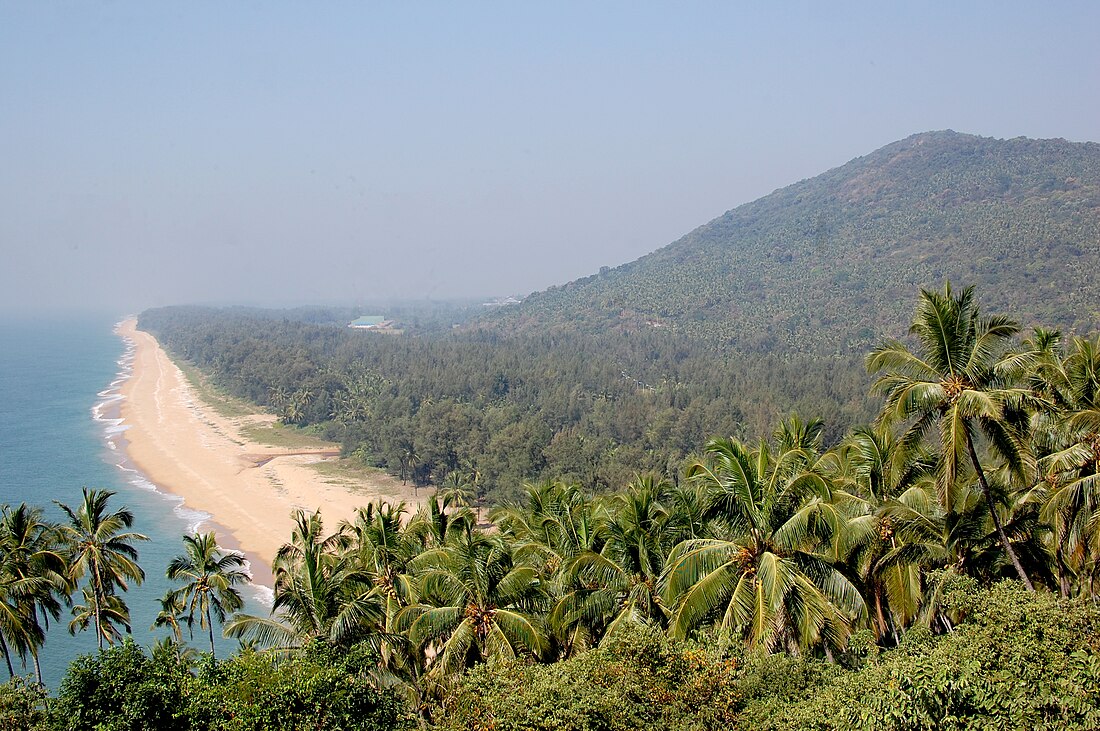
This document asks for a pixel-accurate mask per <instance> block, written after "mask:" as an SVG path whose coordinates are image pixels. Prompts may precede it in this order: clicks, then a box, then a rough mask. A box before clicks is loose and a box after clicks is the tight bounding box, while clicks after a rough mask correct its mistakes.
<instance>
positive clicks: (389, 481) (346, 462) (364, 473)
mask: <svg viewBox="0 0 1100 731" xmlns="http://www.w3.org/2000/svg"><path fill="white" fill-rule="evenodd" d="M310 467H312V468H313V469H314V470H316V471H317V474H319V475H320V476H321V477H322V478H324V479H325V481H326V482H330V483H334V484H337V485H342V486H344V487H349V488H352V489H353V490H354V488H355V487H356V486H358V485H362V484H363V483H369V484H370V486H371V489H372V490H374V491H378V492H381V493H383V495H389V496H391V497H393V498H394V499H398V500H403V499H405V498H406V497H407V493H410V492H412V490H413V486H412V482H410V483H408V484H407V485H402V484H401V480H400V479H398V478H396V477H394V476H393V475H391V474H390V473H388V472H386V471H385V470H383V469H380V468H378V467H368V466H367V465H364V464H363V463H362V462H360V461H359V460H357V459H338V460H337V459H327V460H325V461H323V462H317V463H315V464H311V465H310ZM433 489H434V488H431V487H422V488H420V495H421V496H424V495H429V494H431V491H432V490H433Z"/></svg>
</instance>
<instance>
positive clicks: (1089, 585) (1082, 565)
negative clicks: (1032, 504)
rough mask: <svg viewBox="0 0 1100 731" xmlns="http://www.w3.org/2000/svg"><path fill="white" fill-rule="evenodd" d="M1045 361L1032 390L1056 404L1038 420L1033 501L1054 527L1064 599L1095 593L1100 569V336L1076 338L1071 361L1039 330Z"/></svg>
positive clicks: (1056, 340) (1052, 335)
mask: <svg viewBox="0 0 1100 731" xmlns="http://www.w3.org/2000/svg"><path fill="white" fill-rule="evenodd" d="M1033 342H1034V343H1035V346H1036V350H1037V352H1038V353H1039V354H1040V359H1039V362H1038V364H1037V365H1036V367H1035V368H1034V369H1033V373H1032V378H1031V386H1032V389H1033V390H1034V391H1036V392H1038V393H1040V394H1041V395H1043V396H1044V397H1045V398H1046V400H1047V401H1048V402H1049V403H1050V404H1051V407H1050V408H1049V409H1046V410H1041V411H1037V412H1036V414H1035V415H1034V417H1033V420H1032V424H1031V426H1032V429H1031V435H1032V444H1033V448H1034V450H1035V453H1036V456H1037V457H1038V458H1039V460H1038V470H1037V474H1036V488H1035V489H1034V490H1033V495H1032V499H1033V500H1035V501H1036V502H1038V503H1039V504H1040V505H1041V516H1042V519H1043V521H1044V522H1045V523H1047V524H1049V525H1050V526H1051V527H1052V529H1053V534H1052V537H1053V541H1054V547H1053V553H1054V561H1053V562H1052V563H1053V564H1054V565H1053V568H1054V570H1055V571H1056V573H1057V574H1058V581H1059V584H1060V589H1061V592H1062V594H1063V596H1069V594H1070V593H1071V589H1072V587H1073V585H1074V584H1076V585H1077V589H1078V590H1079V591H1080V590H1087V591H1088V592H1089V593H1090V594H1092V595H1095V594H1096V588H1095V581H1096V579H1097V578H1098V577H1097V575H1096V574H1097V567H1098V565H1100V336H1095V337H1093V338H1092V339H1086V338H1074V340H1073V348H1072V350H1071V352H1070V353H1069V354H1068V355H1066V354H1065V352H1064V349H1063V347H1062V342H1061V335H1060V333H1057V332H1048V331H1042V330H1036V331H1035V336H1034V337H1033Z"/></svg>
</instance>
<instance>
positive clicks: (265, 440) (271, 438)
mask: <svg viewBox="0 0 1100 731" xmlns="http://www.w3.org/2000/svg"><path fill="white" fill-rule="evenodd" d="M240 432H241V436H242V437H244V438H245V439H248V440H249V441H253V442H256V443H257V444H266V445H268V446H270V447H283V448H285V449H323V448H324V447H331V446H333V443H332V442H326V441H325V440H324V439H321V438H320V437H319V436H317V430H316V429H315V428H313V427H306V428H305V429H300V428H298V427H296V426H286V425H284V424H280V423H278V422H272V423H270V424H244V425H242V426H241V428H240Z"/></svg>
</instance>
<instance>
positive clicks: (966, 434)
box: [867, 284, 1035, 591]
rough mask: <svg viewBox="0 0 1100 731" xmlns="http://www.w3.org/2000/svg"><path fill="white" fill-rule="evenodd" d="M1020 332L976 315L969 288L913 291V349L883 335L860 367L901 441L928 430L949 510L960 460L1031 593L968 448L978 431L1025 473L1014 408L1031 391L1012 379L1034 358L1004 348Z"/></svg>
mask: <svg viewBox="0 0 1100 731" xmlns="http://www.w3.org/2000/svg"><path fill="white" fill-rule="evenodd" d="M1019 330H1020V327H1019V325H1018V324H1017V323H1015V322H1013V321H1012V320H1009V319H1008V318H1005V317H1000V316H993V317H981V316H980V314H979V311H978V305H977V303H976V302H975V299H974V288H973V287H967V288H966V289H964V290H963V291H962V292H961V293H959V294H957V295H956V294H955V292H954V291H952V289H951V285H950V284H948V285H946V286H945V288H944V291H943V292H942V293H941V292H931V291H928V290H921V296H920V300H919V301H918V303H917V311H916V315H915V317H914V319H913V324H912V326H911V327H910V328H909V333H910V334H911V335H913V336H915V337H916V340H917V343H916V349H915V352H914V351H913V350H910V349H909V348H908V347H907V346H906V345H905V344H904V343H901V342H900V341H896V340H894V341H889V342H887V343H886V344H885V345H883V346H882V347H880V348H877V349H876V350H874V351H873V352H872V353H871V354H870V355H869V356H868V357H867V370H868V371H869V372H871V373H880V374H882V375H880V376H879V377H878V379H877V380H876V381H875V384H874V390H875V391H877V392H879V393H882V394H885V397H886V403H885V407H884V409H883V412H882V415H881V417H880V420H881V421H882V422H883V423H886V424H892V423H901V424H905V425H906V429H905V433H904V435H903V436H902V438H901V443H902V444H903V446H904V447H906V448H915V447H917V445H919V444H920V443H922V442H923V441H925V440H926V439H928V438H929V436H930V435H932V434H933V433H935V436H936V440H935V445H936V448H937V452H938V455H939V460H940V463H939V490H940V499H941V501H942V502H943V505H944V509H945V510H946V511H948V512H951V510H952V509H953V501H954V495H955V494H956V491H957V490H958V489H959V487H960V478H961V477H962V471H963V469H964V468H965V465H966V464H967V462H969V464H970V466H971V467H972V468H973V470H974V474H975V475H976V477H977V480H978V484H979V485H980V486H981V490H982V495H983V497H984V499H985V503H986V506H987V507H988V510H989V515H990V518H991V519H992V520H993V525H994V527H995V529H996V531H997V535H998V537H999V539H1000V542H1001V546H1002V548H1003V550H1004V552H1005V554H1006V555H1007V556H1008V558H1009V560H1010V561H1011V562H1012V565H1013V567H1015V569H1016V573H1017V575H1018V576H1019V577H1020V580H1021V581H1022V582H1023V583H1024V585H1025V586H1026V587H1027V588H1028V590H1029V591H1034V590H1035V587H1034V586H1033V585H1032V583H1031V579H1030V578H1029V577H1028V575H1027V572H1026V571H1024V567H1023V565H1022V564H1021V562H1020V559H1019V557H1018V556H1017V554H1016V551H1015V550H1013V547H1012V543H1011V542H1010V541H1009V538H1008V535H1007V534H1006V533H1005V530H1004V524H1003V521H1002V520H1001V516H1000V514H999V513H998V511H997V505H996V501H995V498H994V495H993V490H992V488H991V487H990V484H989V480H988V479H987V477H986V472H985V469H984V468H983V466H982V463H981V460H980V459H979V458H978V452H977V449H976V447H975V444H974V443H975V439H976V438H977V437H978V436H983V437H985V443H986V446H987V448H988V450H989V451H990V452H991V453H992V454H994V455H996V456H997V457H999V458H1000V459H1002V460H1003V461H1004V462H1005V464H1006V466H1007V467H1008V469H1009V471H1010V472H1011V473H1012V474H1013V475H1014V476H1016V477H1017V478H1018V479H1020V480H1021V481H1022V480H1024V479H1025V474H1024V457H1023V450H1022V448H1021V445H1020V441H1019V437H1018V435H1017V431H1016V430H1014V428H1013V426H1014V423H1013V422H1014V419H1015V418H1016V414H1015V412H1016V410H1017V409H1018V408H1019V407H1021V406H1022V405H1023V404H1024V403H1026V402H1028V401H1029V400H1030V399H1031V397H1032V394H1031V391H1030V390H1029V389H1027V388H1020V387H1015V386H1014V380H1015V379H1017V378H1019V377H1020V375H1021V374H1022V373H1023V372H1024V371H1025V369H1026V368H1028V367H1029V366H1030V365H1032V364H1033V363H1034V361H1035V355H1034V352H1033V351H1030V350H1028V351H1024V352H1016V353H1013V352H1010V351H1009V347H1010V346H1011V338H1012V337H1013V336H1014V335H1016V334H1017V333H1018V332H1019Z"/></svg>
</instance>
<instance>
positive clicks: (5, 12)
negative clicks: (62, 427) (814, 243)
mask: <svg viewBox="0 0 1100 731" xmlns="http://www.w3.org/2000/svg"><path fill="white" fill-rule="evenodd" d="M1098 28H1100V3H1096V2H1080V3H1071V2H1050V3H1032V2H1027V3H1024V2H966V3H957V2H939V3H930V2H915V1H913V2H906V3H883V2H868V3H849V2H829V3H820V2H806V3H789V2H774V3H762V2H752V3H750V2H713V3H711V2H684V3H671V2H670V3H649V2H640V1H635V2H592V1H591V0H588V1H587V2H560V1H556V2H549V1H547V2H538V3H536V2H447V3H436V2H414V3H408V2H365V1H360V2H349V3H339V2H318V3H305V2H299V3H281V2H245V1H242V2H233V3H224V2H188V3H159V2H157V3H149V2H82V3H72V2H48V1H43V2H31V1H30V0H25V1H21V2H12V1H9V0H0V313H5V312H22V311H28V310H29V311H57V312H71V311H73V310H75V309H85V310H95V311H104V312H118V313H119V314H125V313H130V312H137V311H140V310H142V309H144V308H147V307H153V306H160V305H169V304H191V303H203V304H254V305H268V306H290V305H300V304H345V305H355V304H359V303H366V302H372V301H379V300H394V299H400V300H420V299H436V300H438V299H448V298H456V297H488V296H503V295H523V294H527V293H529V292H532V291H536V290H541V289H544V288H546V287H548V286H551V285H555V284H562V283H564V282H567V281H569V280H572V279H576V278H578V277H583V276H587V275H589V274H592V273H594V272H595V271H597V270H598V269H599V268H600V267H601V266H605V265H607V266H615V265H618V264H622V263H625V262H628V261H632V260H634V259H636V258H638V257H640V256H642V255H644V254H646V253H648V252H650V251H653V250H655V249H657V248H660V247H662V246H664V245H666V244H668V243H670V242H672V241H674V240H676V239H677V238H679V237H680V236H682V235H683V234H685V233H687V232H688V231H690V230H691V229H693V228H695V227H696V226H699V225H702V224H704V223H706V222H707V221H709V220H711V219H713V218H715V217H717V216H719V215H721V214H722V213H724V212H725V211H727V210H729V209H731V208H734V207H736V206H738V205H740V204H742V203H746V202H749V201H752V200H755V199H756V198H759V197H761V196H763V195H766V194H768V193H769V192H771V191H773V190H775V189H777V188H780V187H783V186H786V185H789V184H791V183H794V182H797V181H798V180H801V179H804V178H808V177H813V176H814V175H817V174H819V173H821V172H824V171H825V170H828V169H830V168H833V167H836V166H838V165H842V164H843V163H845V162H847V161H848V160H850V159H852V158H854V157H857V156H860V155H864V154H867V153H869V152H871V151H873V150H875V149H877V148H879V147H881V146H883V145H885V144H888V143H890V142H892V141H895V140H898V139H901V138H904V137H907V136H909V135H910V134H914V133H917V132H923V131H928V130H936V129H954V130H956V131H960V132H969V133H973V134H979V135H984V136H992V137H1016V136H1021V135H1023V136H1028V137H1062V138H1066V139H1069V140H1074V141H1100V32H1098V30H1097V29H1098Z"/></svg>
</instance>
